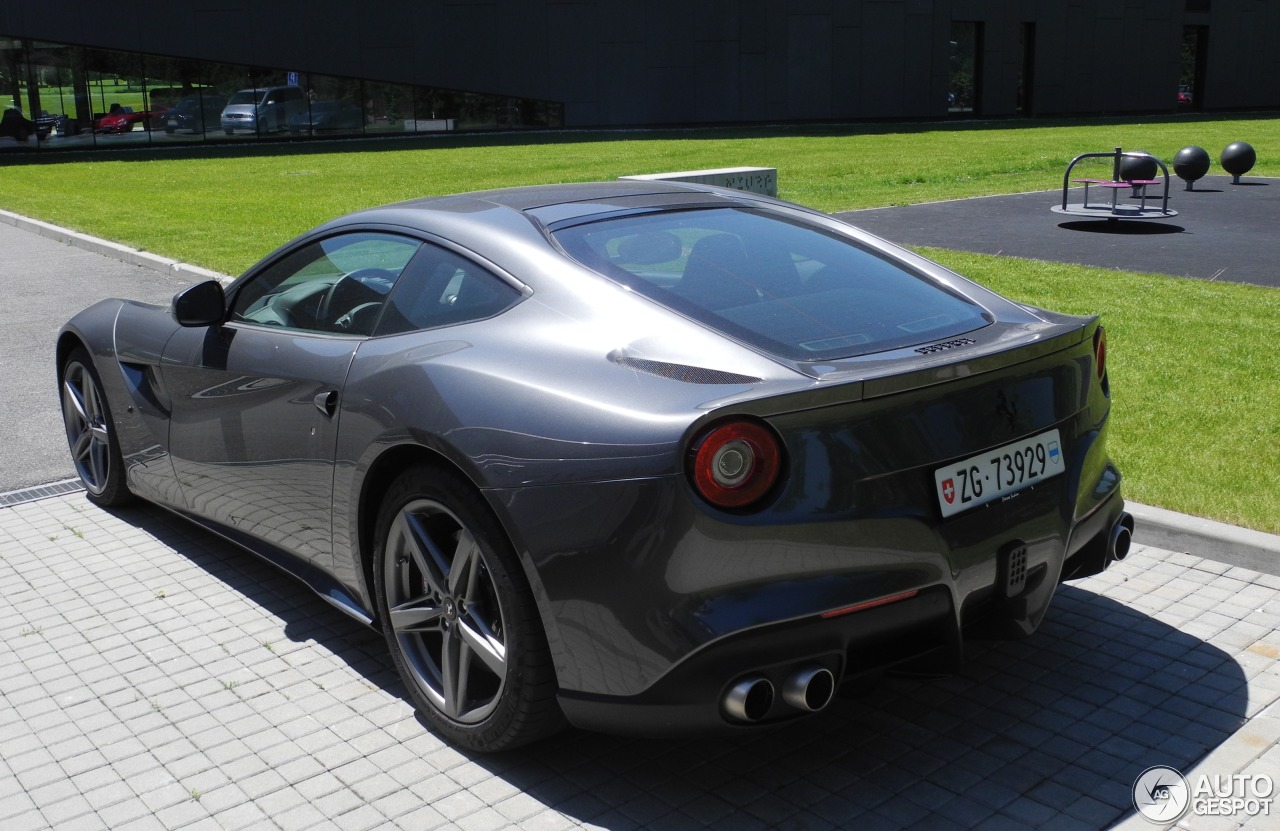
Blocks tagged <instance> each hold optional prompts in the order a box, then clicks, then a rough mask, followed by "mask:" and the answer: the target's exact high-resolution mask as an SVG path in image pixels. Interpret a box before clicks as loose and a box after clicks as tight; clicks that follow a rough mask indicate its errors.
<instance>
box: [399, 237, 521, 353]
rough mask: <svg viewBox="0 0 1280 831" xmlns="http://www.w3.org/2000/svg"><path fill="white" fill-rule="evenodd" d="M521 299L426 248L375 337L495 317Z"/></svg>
mask: <svg viewBox="0 0 1280 831" xmlns="http://www.w3.org/2000/svg"><path fill="white" fill-rule="evenodd" d="M519 299H520V292H519V291H518V290H517V289H515V288H514V287H513V286H511V285H510V284H509V283H507V282H505V281H503V280H502V279H501V278H499V277H497V276H496V275H494V274H493V273H492V272H490V271H488V270H486V269H484V268H482V267H480V266H478V265H476V264H475V263H474V262H472V261H470V260H468V259H466V258H465V257H461V256H459V255H457V254H455V253H453V252H452V251H448V250H446V249H444V248H440V247H438V246H435V245H431V244H430V243H424V244H423V246H422V250H421V251H420V252H418V256H416V257H414V259H413V262H411V263H409V266H408V267H407V268H406V269H405V270H404V274H403V276H402V278H401V280H400V282H399V283H397V284H396V288H395V291H393V292H392V293H391V297H390V298H389V299H388V301H387V308H386V311H385V312H384V313H383V315H382V319H381V321H380V322H379V324H378V328H377V330H376V331H375V332H374V334H377V335H395V334H399V333H401V332H412V331H414V330H415V329H433V328H436V327H439V326H452V325H454V324H457V323H466V322H468V321H472V320H481V319H483V318H486V317H492V316H493V315H496V314H498V313H499V312H501V311H504V310H506V309H507V308H508V307H510V306H512V305H514V304H515V303H516V301H518V300H519Z"/></svg>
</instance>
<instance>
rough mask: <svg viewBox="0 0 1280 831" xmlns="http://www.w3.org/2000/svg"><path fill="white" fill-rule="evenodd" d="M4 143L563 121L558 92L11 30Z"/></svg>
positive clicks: (6, 41)
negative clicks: (340, 72)
mask: <svg viewBox="0 0 1280 831" xmlns="http://www.w3.org/2000/svg"><path fill="white" fill-rule="evenodd" d="M0 100H2V101H3V120H2V121H0V151H3V150H5V149H10V148H15V147H16V148H23V147H27V148H34V149H42V150H44V149H50V150H52V149H72V148H75V149H85V148H111V147H123V146H136V145H142V144H172V143H182V144H191V143H194V142H202V141H219V142H243V141H260V140H264V139H267V140H280V139H307V138H324V137H350V136H359V135H396V134H404V133H424V132H440V131H447V130H515V129H523V128H530V127H560V126H563V124H564V107H563V105H562V104H560V103H557V102H552V101H539V100H533V99H525V98H512V97H508V96H499V95H489V94H485V93H480V92H473V91H463V90H453V89H442V88H438V87H428V86H411V85H406V84H393V83H386V82H380V81H370V80H362V79H359V78H347V77H342V76H336V75H322V74H319V73H309V72H305V71H299V70H289V69H278V68H270V67H249V66H242V65H236V64H227V63H217V62H212V61H194V60H184V59H179V58H171V57H164V56H158V55H144V54H140V53H135V52H122V51H116V50H109V49H91V48H87V47H79V46H74V45H70V44H64V43H52V42H43V41H29V40H20V39H17V38H10V37H5V36H4V35H3V34H0Z"/></svg>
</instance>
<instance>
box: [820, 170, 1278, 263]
mask: <svg viewBox="0 0 1280 831" xmlns="http://www.w3.org/2000/svg"><path fill="white" fill-rule="evenodd" d="M1147 190H1148V192H1147V205H1152V204H1156V205H1158V204H1160V198H1161V195H1162V194H1163V192H1164V188H1163V187H1162V186H1155V187H1149V188H1148V189H1147ZM1080 194H1081V191H1080V188H1079V187H1075V188H1073V189H1072V191H1071V192H1070V194H1069V200H1068V201H1069V202H1071V203H1078V202H1080V200H1081V195H1080ZM1095 200H1096V197H1094V196H1093V194H1090V201H1091V202H1093V201H1095ZM1125 201H1126V202H1132V203H1133V204H1135V205H1136V204H1137V200H1136V199H1128V198H1126V199H1125ZM1061 204H1062V191H1061V190H1060V189H1059V190H1053V191H1040V192H1037V193H1019V194H1014V195H1012V196H985V197H980V198H975V199H960V200H953V201H949V202H934V203H929V204H924V205H907V206H905V207H900V208H875V209H871V210H864V211H849V212H846V213H842V214H840V215H839V216H840V218H841V219H844V220H845V221H847V222H851V223H853V224H854V225H857V226H859V227H861V228H864V229H865V230H867V231H870V232H871V233H873V234H876V235H877V236H880V237H884V238H885V239H887V240H889V241H891V242H896V243H898V244H900V245H925V246H934V247H937V248H949V249H954V250H957V251H973V252H976V253H980V254H1003V255H1005V256H1009V257H1024V258H1027V259H1033V260H1048V261H1050V262H1060V263H1076V264H1080V265H1090V266H1098V267H1101V268H1117V269H1124V270H1126V271H1145V272H1154V273H1156V274H1170V275H1173V276H1175V277H1194V278H1198V279H1202V280H1223V281H1227V282H1235V283H1251V284H1253V285H1259V286H1275V287H1280V266H1278V265H1277V262H1276V245H1275V239H1276V229H1277V228H1280V179H1264V178H1258V177H1251V176H1244V177H1242V179H1241V182H1240V184H1233V183H1232V180H1231V177H1230V176H1207V177H1205V178H1204V179H1201V180H1200V181H1199V182H1197V183H1196V185H1195V189H1194V190H1191V191H1188V190H1186V189H1185V187H1184V184H1183V182H1182V181H1181V180H1180V179H1176V178H1175V179H1173V181H1172V182H1171V183H1170V191H1169V208H1170V209H1171V210H1174V211H1177V212H1178V214H1177V216H1172V217H1169V218H1167V219H1160V220H1115V221H1112V220H1107V219H1093V218H1088V219H1079V218H1076V217H1072V216H1066V215H1063V214H1058V213H1054V212H1053V211H1052V210H1051V208H1052V207H1053V206H1054V205H1061Z"/></svg>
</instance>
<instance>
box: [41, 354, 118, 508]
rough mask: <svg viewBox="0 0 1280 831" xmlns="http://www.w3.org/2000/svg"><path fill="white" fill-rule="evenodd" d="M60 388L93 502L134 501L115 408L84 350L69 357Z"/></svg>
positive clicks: (74, 456) (74, 451)
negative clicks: (125, 472) (116, 424)
mask: <svg viewBox="0 0 1280 831" xmlns="http://www.w3.org/2000/svg"><path fill="white" fill-rule="evenodd" d="M58 389H59V398H60V399H61V401H62V423H63V426H64V427H65V428H66V432H67V445H68V447H70V448H71V460H72V462H73V463H74V464H75V466H76V473H77V475H79V477H80V481H81V482H82V483H84V488H85V491H86V492H87V493H88V496H89V501H90V502H93V503H94V504H97V505H102V506H104V507H116V506H119V505H125V504H127V503H129V502H131V501H132V500H133V494H131V493H130V492H129V486H128V484H127V483H126V481H125V475H124V460H123V459H122V458H121V455H120V442H119V440H118V439H117V438H116V428H115V422H113V421H112V420H111V408H110V406H109V405H108V404H107V397H106V395H105V394H104V393H103V391H102V380H101V379H100V378H99V377H98V370H97V369H96V368H95V367H94V365H93V360H92V359H91V358H90V357H89V353H87V352H86V351H85V350H84V349H76V350H74V351H73V352H72V353H71V354H70V355H69V356H68V357H67V361H66V363H64V364H63V365H62V371H61V372H60V373H59V374H58Z"/></svg>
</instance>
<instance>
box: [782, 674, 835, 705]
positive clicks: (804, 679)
mask: <svg viewBox="0 0 1280 831" xmlns="http://www.w3.org/2000/svg"><path fill="white" fill-rule="evenodd" d="M835 693H836V677H835V676H834V675H832V674H831V670H829V669H827V668H826V667H805V668H804V669H802V670H799V671H797V672H795V673H793V674H792V675H791V677H789V678H788V679H787V682H786V683H785V684H784V685H783V687H782V700H783V701H785V702H787V703H788V704H790V705H791V706H792V707H795V708H796V709H797V710H804V711H805V712H806V713H816V712H818V711H819V710H821V709H822V708H824V707H826V706H827V705H828V704H830V703H831V699H832V698H833V697H834V696H835Z"/></svg>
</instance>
